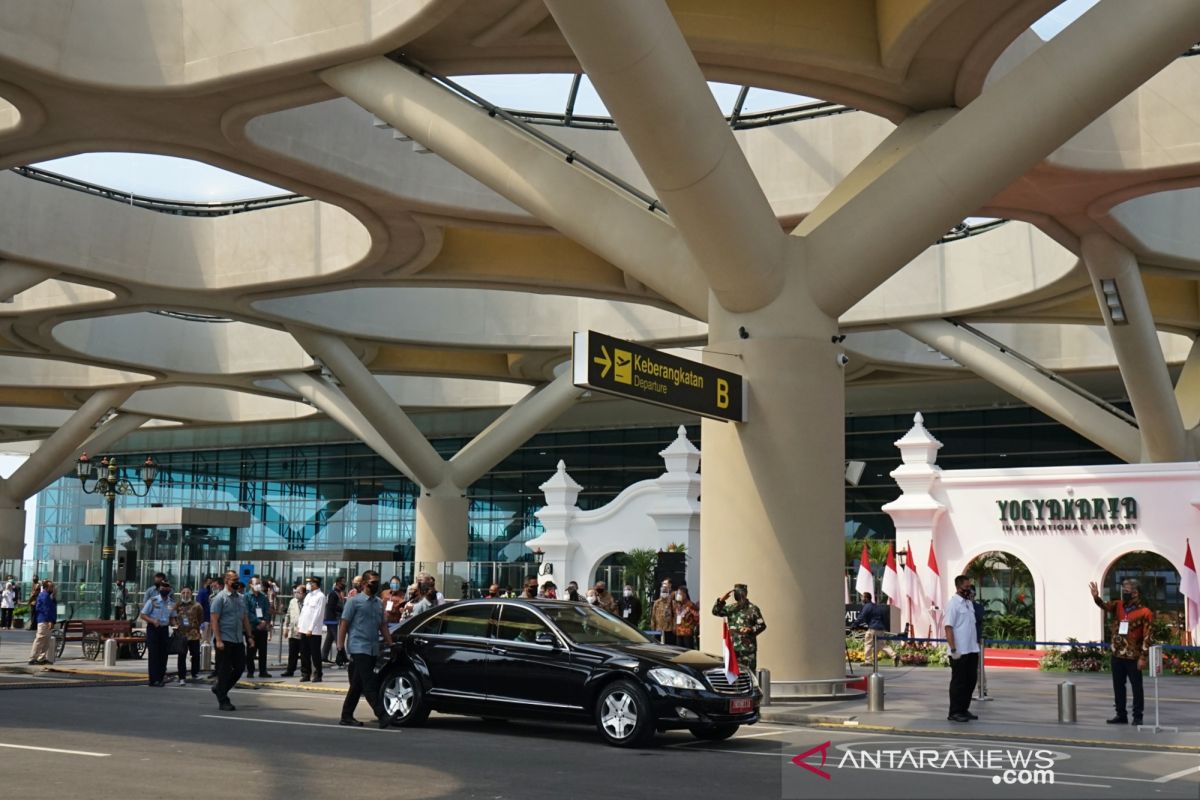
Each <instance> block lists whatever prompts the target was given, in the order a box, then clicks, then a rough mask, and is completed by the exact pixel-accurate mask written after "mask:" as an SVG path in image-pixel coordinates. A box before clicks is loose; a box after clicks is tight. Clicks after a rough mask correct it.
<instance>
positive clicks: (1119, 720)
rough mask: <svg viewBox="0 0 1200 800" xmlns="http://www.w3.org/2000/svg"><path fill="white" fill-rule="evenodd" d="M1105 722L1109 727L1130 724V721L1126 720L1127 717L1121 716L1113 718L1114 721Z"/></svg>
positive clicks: (1107, 720)
mask: <svg viewBox="0 0 1200 800" xmlns="http://www.w3.org/2000/svg"><path fill="white" fill-rule="evenodd" d="M1105 722H1107V723H1108V724H1109V725H1128V724H1129V720H1128V719H1126V718H1125V717H1121V716H1116V717H1113V718H1112V719H1106V720H1105Z"/></svg>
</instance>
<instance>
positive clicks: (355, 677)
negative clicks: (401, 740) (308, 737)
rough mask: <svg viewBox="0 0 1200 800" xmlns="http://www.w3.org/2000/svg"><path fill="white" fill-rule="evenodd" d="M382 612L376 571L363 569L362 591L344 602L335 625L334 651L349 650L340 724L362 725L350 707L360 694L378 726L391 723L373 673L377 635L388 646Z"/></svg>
mask: <svg viewBox="0 0 1200 800" xmlns="http://www.w3.org/2000/svg"><path fill="white" fill-rule="evenodd" d="M383 614H384V612H383V605H382V603H380V602H379V573H378V572H375V571H374V570H367V571H366V572H364V573H363V582H362V591H361V592H359V593H358V594H356V595H355V596H354V597H351V598H350V599H349V600H347V601H346V607H345V608H344V609H343V610H342V619H341V622H340V623H339V624H338V641H337V646H338V650H346V651H348V652H349V653H350V674H349V678H350V688H349V689H348V690H347V691H346V701H345V702H344V703H343V704H342V716H341V719H339V720H338V723H339V724H341V725H356V726H361V725H362V723H361V722H359V721H358V720H356V719H355V718H354V709H355V708H356V707H357V706H358V701H359V699H360V698H362V696H363V695H366V697H367V703H368V704H369V705H370V706H371V710H372V711H374V712H375V718H376V719H378V720H379V727H380V728H386V727H387V726H388V725H389V723H390V722H391V717H389V716H388V714H387V712H386V711H385V710H384V708H383V704H382V702H381V701H380V697H379V678H378V676H377V675H376V673H375V661H376V660H377V659H378V658H379V640H380V638H381V637H382V639H383V644H384V646H385V647H388V648H390V647H391V646H392V636H391V634H390V633H389V632H388V626H387V622H385V621H384V618H383Z"/></svg>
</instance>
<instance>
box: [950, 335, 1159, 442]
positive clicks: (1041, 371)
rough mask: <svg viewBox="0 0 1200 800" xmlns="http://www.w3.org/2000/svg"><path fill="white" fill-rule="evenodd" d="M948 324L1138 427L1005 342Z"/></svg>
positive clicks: (1132, 419)
mask: <svg viewBox="0 0 1200 800" xmlns="http://www.w3.org/2000/svg"><path fill="white" fill-rule="evenodd" d="M946 322H949V323H950V324H951V325H954V326H955V327H957V328H962V329H963V330H964V331H967V332H968V333H970V334H971V335H973V336H975V337H976V338H978V339H981V340H982V341H984V342H985V343H987V344H989V345H991V346H992V347H994V348H996V349H997V350H999V351H1000V352H1001V353H1005V354H1007V355H1010V356H1012V357H1013V358H1015V359H1017V360H1018V361H1020V362H1021V363H1022V364H1024V365H1025V366H1027V367H1029V368H1030V369H1033V370H1034V371H1036V372H1037V373H1038V374H1039V375H1042V376H1043V377H1046V378H1049V379H1050V380H1052V381H1054V382H1055V383H1057V384H1058V385H1059V386H1061V387H1063V388H1064V389H1067V390H1068V391H1070V392H1072V393H1074V394H1077V395H1079V396H1080V397H1082V398H1083V399H1084V400H1087V401H1088V402H1089V403H1092V404H1093V405H1096V406H1099V407H1100V408H1102V409H1104V410H1105V411H1107V412H1108V413H1110V414H1112V415H1113V416H1115V417H1117V418H1118V419H1121V420H1123V421H1125V422H1127V423H1129V424H1130V425H1132V426H1133V427H1135V428H1136V427H1138V421H1137V419H1136V418H1135V417H1134V416H1133V415H1132V414H1130V413H1129V412H1127V411H1124V410H1123V409H1120V408H1118V407H1117V406H1114V405H1113V404H1112V403H1110V402H1108V401H1107V400H1105V399H1104V398H1102V397H1099V396H1097V395H1094V394H1092V393H1091V392H1089V391H1088V390H1087V389H1084V388H1083V387H1082V386H1080V385H1079V384H1077V383H1072V382H1071V381H1069V380H1067V379H1066V378H1064V377H1062V376H1061V375H1059V374H1058V373H1056V372H1054V371H1053V370H1049V369H1046V368H1045V367H1043V366H1042V365H1041V364H1039V363H1037V362H1036V361H1034V360H1033V359H1031V358H1028V357H1027V356H1024V355H1022V354H1021V353H1018V352H1017V351H1016V350H1013V349H1012V348H1011V347H1009V346H1008V345H1006V344H1004V343H1003V342H1001V341H998V340H997V339H993V338H992V337H991V336H988V335H987V334H986V333H984V332H983V331H981V330H979V329H978V328H976V327H974V326H972V325H968V324H967V323H965V322H962V321H961V320H956V319H947V320H946Z"/></svg>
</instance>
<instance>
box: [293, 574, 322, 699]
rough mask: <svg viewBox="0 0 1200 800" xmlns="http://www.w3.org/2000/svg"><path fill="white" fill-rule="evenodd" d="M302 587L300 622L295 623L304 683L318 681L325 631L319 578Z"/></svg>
mask: <svg viewBox="0 0 1200 800" xmlns="http://www.w3.org/2000/svg"><path fill="white" fill-rule="evenodd" d="M304 588H305V590H306V592H305V595H304V603H303V605H301V606H300V622H299V624H297V625H296V630H298V631H299V632H300V669H301V671H303V673H304V675H303V676H302V677H301V678H300V682H301V683H306V682H307V681H309V680H311V681H312V682H313V683H320V682H321V677H322V674H321V672H322V665H321V634H323V633H324V632H325V593H324V592H322V591H321V579H320V578H318V577H317V576H316V575H313V576H312V577H310V578H309V579H308V580H307V581H305V584H304ZM310 675H311V676H312V677H311V678H309V676H310Z"/></svg>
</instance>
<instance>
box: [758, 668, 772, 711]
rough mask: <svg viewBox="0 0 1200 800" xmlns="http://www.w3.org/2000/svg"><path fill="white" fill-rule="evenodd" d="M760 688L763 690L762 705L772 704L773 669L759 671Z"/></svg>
mask: <svg viewBox="0 0 1200 800" xmlns="http://www.w3.org/2000/svg"><path fill="white" fill-rule="evenodd" d="M758 688H759V689H761V690H762V703H761V705H764V706H769V705H771V670H769V669H760V670H759V671H758Z"/></svg>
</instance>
